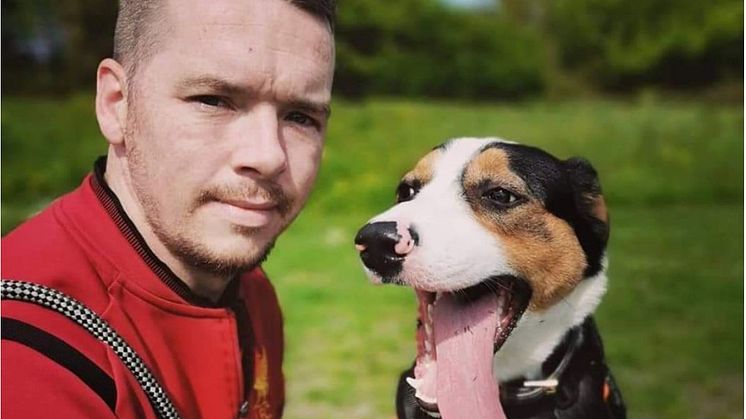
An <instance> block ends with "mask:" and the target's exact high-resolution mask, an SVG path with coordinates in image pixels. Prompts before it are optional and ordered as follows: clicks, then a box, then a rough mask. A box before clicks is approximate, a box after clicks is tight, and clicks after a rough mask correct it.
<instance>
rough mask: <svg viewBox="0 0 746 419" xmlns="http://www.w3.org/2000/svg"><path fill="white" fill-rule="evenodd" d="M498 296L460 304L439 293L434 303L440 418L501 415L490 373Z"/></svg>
mask: <svg viewBox="0 0 746 419" xmlns="http://www.w3.org/2000/svg"><path fill="white" fill-rule="evenodd" d="M497 322H498V313H497V296H495V295H494V294H489V296H485V297H483V298H481V299H480V300H479V301H476V302H473V303H469V304H463V303H459V302H458V301H456V299H455V298H454V297H453V295H452V294H444V295H442V296H441V297H440V298H439V299H438V301H436V302H435V306H434V307H433V328H434V329H435V330H434V332H435V345H436V353H437V356H438V385H437V389H438V390H437V396H438V410H439V411H440V414H441V416H442V417H443V418H444V419H504V418H505V413H504V412H503V409H502V406H501V405H500V390H499V388H498V386H497V383H496V382H495V379H494V378H493V376H492V355H493V353H492V351H493V347H494V344H495V330H497Z"/></svg>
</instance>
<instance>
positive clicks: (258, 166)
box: [233, 105, 287, 179]
mask: <svg viewBox="0 0 746 419" xmlns="http://www.w3.org/2000/svg"><path fill="white" fill-rule="evenodd" d="M235 135H236V136H237V137H238V140H237V141H238V144H239V146H238V147H237V148H236V150H235V151H234V153H233V166H234V168H235V169H236V171H238V172H244V173H245V172H249V173H255V174H258V175H259V176H260V177H262V178H265V179H272V178H275V177H277V176H278V175H279V174H280V173H282V172H283V171H285V169H286V168H287V152H286V148H285V143H284V141H283V138H282V133H281V132H280V123H279V121H278V116H277V110H276V109H275V108H274V107H273V106H268V105H266V106H263V105H256V106H255V107H254V108H253V109H252V110H251V112H249V114H248V115H245V116H244V117H242V120H241V123H240V124H239V126H238V127H237V129H236V131H235Z"/></svg>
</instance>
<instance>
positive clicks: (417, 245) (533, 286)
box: [355, 138, 626, 419]
mask: <svg viewBox="0 0 746 419" xmlns="http://www.w3.org/2000/svg"><path fill="white" fill-rule="evenodd" d="M608 238H609V218H608V213H607V208H606V204H605V201H604V198H603V195H602V193H601V187H600V184H599V180H598V175H597V173H596V170H595V169H594V168H593V167H592V166H591V164H590V163H589V162H588V161H587V160H585V159H583V158H577V157H576V158H570V159H567V160H560V159H558V158H556V157H554V156H552V155H550V154H549V153H547V152H545V151H543V150H541V149H539V148H536V147H531V146H527V145H522V144H518V143H514V142H510V141H505V140H501V139H498V138H458V139H453V140H450V141H447V142H445V143H444V144H442V145H440V146H438V147H436V148H434V149H433V150H432V151H431V152H430V153H428V154H427V155H425V156H424V157H423V158H422V159H421V160H420V161H419V162H418V163H417V164H416V166H415V167H414V169H412V170H411V171H410V172H408V173H406V174H405V175H404V176H403V178H402V180H401V182H400V183H399V186H398V187H397V190H396V204H395V205H394V206H393V207H392V208H390V209H388V210H387V211H385V212H383V213H381V214H379V215H377V216H375V217H374V218H372V219H371V220H370V221H369V222H368V223H367V224H365V225H364V226H363V227H362V228H361V229H360V230H359V232H358V233H357V236H356V237H355V246H356V248H357V250H358V251H359V253H360V258H361V260H362V263H363V266H364V268H365V271H366V273H367V274H368V276H369V277H370V279H371V280H372V281H373V282H374V283H378V284H381V283H382V284H398V285H407V286H410V287H412V288H414V290H415V293H416V296H417V299H418V302H419V309H418V311H419V315H418V321H417V333H416V336H417V359H416V361H415V363H414V365H413V366H412V367H411V368H410V369H408V370H407V371H405V372H404V373H403V374H402V375H401V377H400V380H399V386H398V390H397V395H396V409H397V415H398V417H399V418H406V419H413V418H422V419H429V418H432V417H435V418H438V417H442V418H445V419H493V418H505V417H507V418H510V419H517V418H535V419H539V418H542V419H543V418H562V419H566V418H593V419H603V418H615V419H616V418H624V417H626V407H625V405H624V402H623V400H622V396H621V393H620V391H619V389H618V387H617V385H616V383H615V381H614V378H613V377H612V375H611V372H610V371H609V368H608V367H607V364H606V362H605V359H604V351H603V346H602V342H601V338H600V335H599V333H598V330H597V328H596V325H595V323H594V321H593V317H592V313H593V311H594V310H595V309H596V307H597V306H598V304H599V302H600V301H601V297H602V296H603V294H604V293H605V291H606V286H607V277H606V265H607V259H606V244H607V241H608Z"/></svg>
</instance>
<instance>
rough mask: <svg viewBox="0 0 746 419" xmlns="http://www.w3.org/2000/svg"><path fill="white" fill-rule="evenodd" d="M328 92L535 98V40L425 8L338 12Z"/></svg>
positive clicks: (365, 0) (486, 17)
mask: <svg viewBox="0 0 746 419" xmlns="http://www.w3.org/2000/svg"><path fill="white" fill-rule="evenodd" d="M337 54H338V56H337V74H336V80H335V88H336V89H337V91H338V92H340V93H342V94H345V95H365V94H370V93H376V94H382V93H383V94H395V95H409V96H412V95H416V96H422V95H427V96H441V97H471V98H475V97H492V98H496V97H516V96H522V95H526V94H531V93H535V92H537V91H540V90H541V88H542V87H543V79H542V73H541V68H542V58H543V54H542V48H541V42H540V39H539V37H538V34H536V33H535V32H531V31H529V30H527V28H521V27H518V26H516V25H513V24H511V23H510V22H509V21H507V20H504V19H501V18H500V17H499V16H497V15H495V14H494V13H492V14H473V13H457V12H454V11H451V10H449V9H446V8H445V7H444V6H442V5H441V4H439V3H438V2H436V1H432V0H411V1H389V2H383V5H382V2H380V1H376V0H361V1H355V2H349V3H345V4H344V5H342V7H340V8H339V18H338V26H337Z"/></svg>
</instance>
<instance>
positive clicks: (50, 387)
mask: <svg viewBox="0 0 746 419" xmlns="http://www.w3.org/2000/svg"><path fill="white" fill-rule="evenodd" d="M7 334H8V333H7V330H6V327H5V325H4V326H3V339H2V345H1V346H2V348H1V349H2V389H3V390H2V417H3V418H9V419H14V418H23V419H26V418H31V419H33V418H49V417H60V418H83V417H90V418H92V417H95V418H114V417H116V416H115V414H114V409H115V405H116V390H114V387H113V381H112V382H111V383H110V384H111V385H112V387H107V386H108V384H109V383H107V382H106V380H105V377H101V376H96V373H95V372H91V371H90V370H86V368H87V366H86V365H85V363H83V364H81V363H80V360H79V359H75V357H74V356H72V357H71V356H70V354H69V353H67V354H66V353H64V352H63V353H62V354H60V355H53V356H52V357H51V358H50V357H49V356H48V355H45V354H43V353H42V352H44V351H46V349H44V348H43V347H42V348H41V350H42V352H39V348H38V347H34V346H33V344H32V345H31V346H29V345H28V344H27V343H25V342H21V341H18V340H11V339H9V338H8V336H6V335H7ZM57 356H59V357H60V358H61V360H60V359H53V358H55V357H57ZM99 372H101V370H99ZM107 377H108V376H107ZM112 390H113V391H114V393H113V394H112V393H111V391H112Z"/></svg>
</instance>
